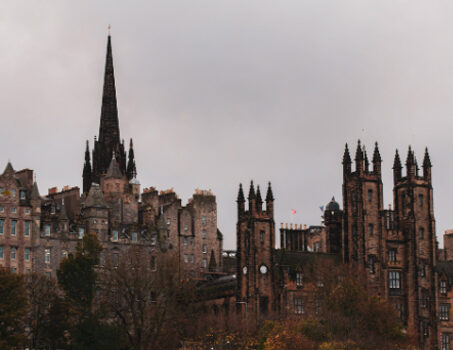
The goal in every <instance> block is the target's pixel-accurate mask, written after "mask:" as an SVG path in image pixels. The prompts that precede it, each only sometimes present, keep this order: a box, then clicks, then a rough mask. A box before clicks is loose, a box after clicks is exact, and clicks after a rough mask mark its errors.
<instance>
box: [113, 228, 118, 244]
mask: <svg viewBox="0 0 453 350" xmlns="http://www.w3.org/2000/svg"><path fill="white" fill-rule="evenodd" d="M112 240H113V241H114V242H117V241H118V231H116V230H113V231H112Z"/></svg>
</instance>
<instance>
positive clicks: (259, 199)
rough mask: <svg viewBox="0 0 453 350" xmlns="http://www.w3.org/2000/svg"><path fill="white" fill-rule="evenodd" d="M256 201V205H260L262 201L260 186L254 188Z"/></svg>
mask: <svg viewBox="0 0 453 350" xmlns="http://www.w3.org/2000/svg"><path fill="white" fill-rule="evenodd" d="M256 201H257V202H258V203H262V202H263V200H262V199H261V191H260V185H258V186H257V187H256Z"/></svg>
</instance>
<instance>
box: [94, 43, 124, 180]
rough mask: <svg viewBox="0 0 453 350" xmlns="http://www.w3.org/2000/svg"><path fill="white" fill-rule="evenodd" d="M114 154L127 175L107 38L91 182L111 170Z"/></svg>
mask: <svg viewBox="0 0 453 350" xmlns="http://www.w3.org/2000/svg"><path fill="white" fill-rule="evenodd" d="M112 152H116V155H117V160H118V163H119V167H120V170H121V173H122V174H124V175H125V174H126V152H125V151H124V145H123V144H122V143H121V141H120V128H119V120H118V108H117V101H116V88H115V75H114V70H113V56H112V40H111V37H110V34H109V36H108V38H107V54H106V59H105V73H104V87H103V92H102V107H101V121H100V125H99V138H98V139H97V141H95V142H94V147H93V164H92V177H91V181H92V182H95V183H100V178H101V175H102V174H105V173H106V172H107V169H108V168H109V165H110V161H111V155H112Z"/></svg>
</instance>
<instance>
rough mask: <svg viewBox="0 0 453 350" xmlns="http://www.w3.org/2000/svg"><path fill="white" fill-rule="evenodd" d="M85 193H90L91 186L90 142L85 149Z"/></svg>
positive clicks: (83, 175)
mask: <svg viewBox="0 0 453 350" xmlns="http://www.w3.org/2000/svg"><path fill="white" fill-rule="evenodd" d="M82 177H83V193H88V191H89V190H90V186H91V159H90V146H89V144H88V140H87V145H86V149H85V164H84V165H83V174H82Z"/></svg>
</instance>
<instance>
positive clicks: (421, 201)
mask: <svg viewBox="0 0 453 350" xmlns="http://www.w3.org/2000/svg"><path fill="white" fill-rule="evenodd" d="M401 170H402V167H401V161H400V158H399V155H398V152H397V153H396V155H395V161H394V166H393V175H394V188H393V197H394V208H395V210H394V215H395V223H394V225H395V228H396V229H397V230H398V231H399V232H400V234H401V238H402V239H403V240H404V242H405V244H404V251H403V256H404V261H403V266H402V270H394V271H391V272H392V273H393V275H392V276H390V273H391V272H390V271H389V279H390V277H393V279H395V278H394V277H395V276H396V277H397V278H398V286H400V288H401V290H402V292H401V294H402V295H403V296H404V297H405V299H406V300H405V304H406V305H405V307H406V308H407V309H406V310H405V314H406V315H405V317H406V318H407V325H408V328H409V330H410V331H412V332H413V334H415V335H417V336H418V340H419V343H420V344H422V345H423V348H424V349H434V347H435V342H436V332H437V327H436V324H437V318H436V303H435V289H436V283H435V276H434V270H435V267H436V263H437V262H436V235H435V221H434V212H433V188H432V183H431V161H430V158H429V154H428V150H427V149H426V150H425V155H424V160H423V174H422V175H421V176H420V175H419V169H418V165H417V160H416V158H415V155H414V152H413V151H412V149H411V147H409V151H408V154H407V159H406V176H405V177H403V176H402V171H401ZM390 291H391V290H390Z"/></svg>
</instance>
